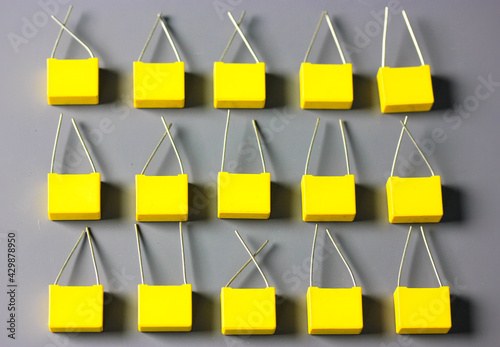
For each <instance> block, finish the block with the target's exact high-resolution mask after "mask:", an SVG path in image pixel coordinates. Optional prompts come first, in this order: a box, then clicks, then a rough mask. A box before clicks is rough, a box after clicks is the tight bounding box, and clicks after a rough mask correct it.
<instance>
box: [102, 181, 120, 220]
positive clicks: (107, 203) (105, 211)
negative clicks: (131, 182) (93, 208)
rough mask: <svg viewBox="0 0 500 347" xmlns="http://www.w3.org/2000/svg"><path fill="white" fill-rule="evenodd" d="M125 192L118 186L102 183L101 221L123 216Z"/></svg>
mask: <svg viewBox="0 0 500 347" xmlns="http://www.w3.org/2000/svg"><path fill="white" fill-rule="evenodd" d="M122 203H123V192H122V191H121V190H120V188H119V187H118V186H116V185H113V184H110V183H108V182H102V183H101V219H117V218H120V217H121V216H122V214H121V207H122Z"/></svg>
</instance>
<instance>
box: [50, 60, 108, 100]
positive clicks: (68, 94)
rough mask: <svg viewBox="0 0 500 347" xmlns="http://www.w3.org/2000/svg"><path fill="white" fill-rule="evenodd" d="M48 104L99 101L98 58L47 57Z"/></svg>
mask: <svg viewBox="0 0 500 347" xmlns="http://www.w3.org/2000/svg"><path fill="white" fill-rule="evenodd" d="M47 99H48V103H49V105H95V104H98V103H99V59H98V58H89V59H54V58H50V59H47Z"/></svg>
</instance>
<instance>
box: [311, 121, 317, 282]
mask: <svg viewBox="0 0 500 347" xmlns="http://www.w3.org/2000/svg"><path fill="white" fill-rule="evenodd" d="M318 119H319V118H318ZM317 237H318V224H316V229H315V230H314V238H313V245H312V251H311V268H310V270H309V287H312V286H313V264H314V250H315V249H316V238H317Z"/></svg>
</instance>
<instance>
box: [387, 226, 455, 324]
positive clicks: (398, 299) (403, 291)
mask: <svg viewBox="0 0 500 347" xmlns="http://www.w3.org/2000/svg"><path fill="white" fill-rule="evenodd" d="M411 231H412V227H411V226H410V230H409V231H408V237H407V238H406V244H405V248H404V251H403V257H402V258H401V265H400V267H399V274H398V286H397V288H396V290H395V291H394V312H395V321H396V333H398V334H446V333H448V331H449V330H450V329H451V302H450V287H448V286H443V284H442V282H441V279H440V278H439V273H438V271H437V268H436V264H435V263H434V259H433V258H432V254H431V251H430V249H429V244H428V243H427V238H426V237H425V233H424V228H423V227H422V226H421V227H420V231H421V233H422V239H423V240H424V243H425V248H426V249H427V253H428V254H429V259H430V260H431V263H432V267H433V268H434V273H435V274H436V278H437V280H438V282H439V288H407V287H402V286H401V273H402V271H403V264H404V261H405V256H406V250H407V249H408V243H409V241H410V236H411Z"/></svg>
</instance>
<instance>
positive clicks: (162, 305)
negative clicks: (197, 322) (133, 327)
mask: <svg viewBox="0 0 500 347" xmlns="http://www.w3.org/2000/svg"><path fill="white" fill-rule="evenodd" d="M137 292H138V305H139V307H138V328H139V331H191V328H192V326H193V304H192V301H193V290H192V287H191V285H190V284H183V285H180V286H148V285H147V284H139V286H138V290H137Z"/></svg>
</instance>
